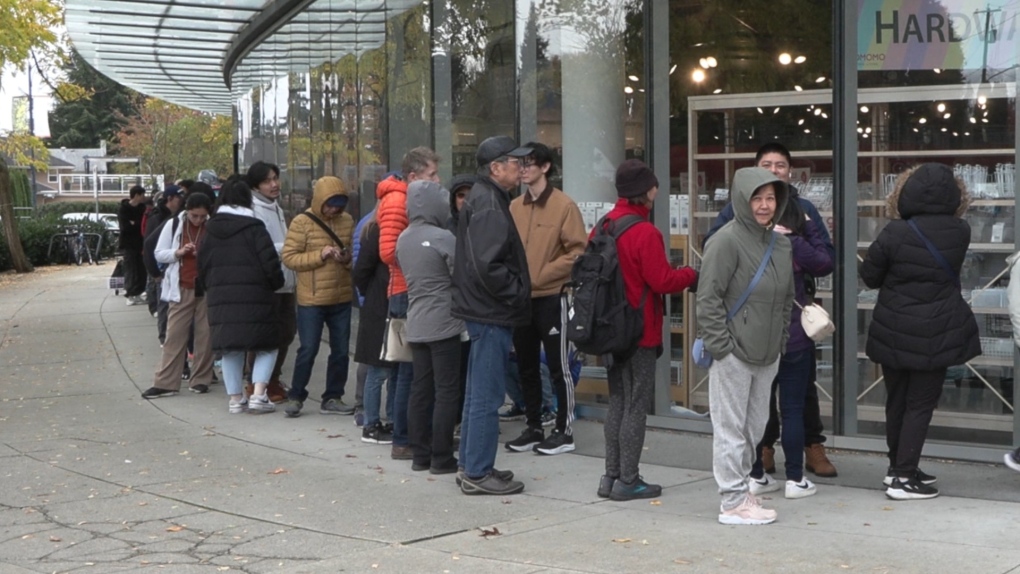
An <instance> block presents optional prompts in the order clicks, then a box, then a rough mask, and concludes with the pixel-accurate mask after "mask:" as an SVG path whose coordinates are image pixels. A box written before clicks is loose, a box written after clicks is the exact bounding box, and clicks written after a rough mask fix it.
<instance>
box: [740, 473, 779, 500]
mask: <svg viewBox="0 0 1020 574" xmlns="http://www.w3.org/2000/svg"><path fill="white" fill-rule="evenodd" d="M747 485H748V486H749V487H750V490H751V494H753V495H755V496H757V495H759V494H765V493H768V492H775V491H777V490H779V489H780V488H783V485H782V484H779V481H778V480H776V479H774V478H772V475H771V474H763V475H762V476H761V478H755V477H753V476H752V477H749V478H748V479H747Z"/></svg>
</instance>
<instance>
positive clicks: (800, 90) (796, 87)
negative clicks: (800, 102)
mask: <svg viewBox="0 0 1020 574" xmlns="http://www.w3.org/2000/svg"><path fill="white" fill-rule="evenodd" d="M793 89H795V90H797V91H798V92H803V91H804V88H802V87H800V86H794V87H793Z"/></svg>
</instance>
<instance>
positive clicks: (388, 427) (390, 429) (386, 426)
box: [382, 423, 393, 434]
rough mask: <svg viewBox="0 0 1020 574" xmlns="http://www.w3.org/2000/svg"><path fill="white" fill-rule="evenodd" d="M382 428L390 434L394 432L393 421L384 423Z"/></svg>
mask: <svg viewBox="0 0 1020 574" xmlns="http://www.w3.org/2000/svg"><path fill="white" fill-rule="evenodd" d="M382 429H383V430H384V431H386V432H387V433H389V434H393V423H382Z"/></svg>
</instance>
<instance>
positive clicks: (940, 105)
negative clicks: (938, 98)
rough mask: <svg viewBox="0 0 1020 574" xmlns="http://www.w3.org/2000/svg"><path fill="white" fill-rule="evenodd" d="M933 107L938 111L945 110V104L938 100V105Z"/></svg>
mask: <svg viewBox="0 0 1020 574" xmlns="http://www.w3.org/2000/svg"><path fill="white" fill-rule="evenodd" d="M935 109H937V110H938V111H939V113H942V112H944V111H946V105H945V104H943V103H941V102H940V103H939V105H937V106H935Z"/></svg>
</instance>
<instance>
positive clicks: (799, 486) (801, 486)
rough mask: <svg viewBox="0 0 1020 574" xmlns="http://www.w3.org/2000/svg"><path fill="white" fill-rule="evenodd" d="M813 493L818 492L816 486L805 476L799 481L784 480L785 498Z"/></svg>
mask: <svg viewBox="0 0 1020 574" xmlns="http://www.w3.org/2000/svg"><path fill="white" fill-rule="evenodd" d="M814 494H818V487H816V486H815V483H813V482H811V481H810V480H808V479H806V478H802V479H801V480H800V482H794V481H792V480H787V481H786V498H807V497H809V496H812V495H814Z"/></svg>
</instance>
